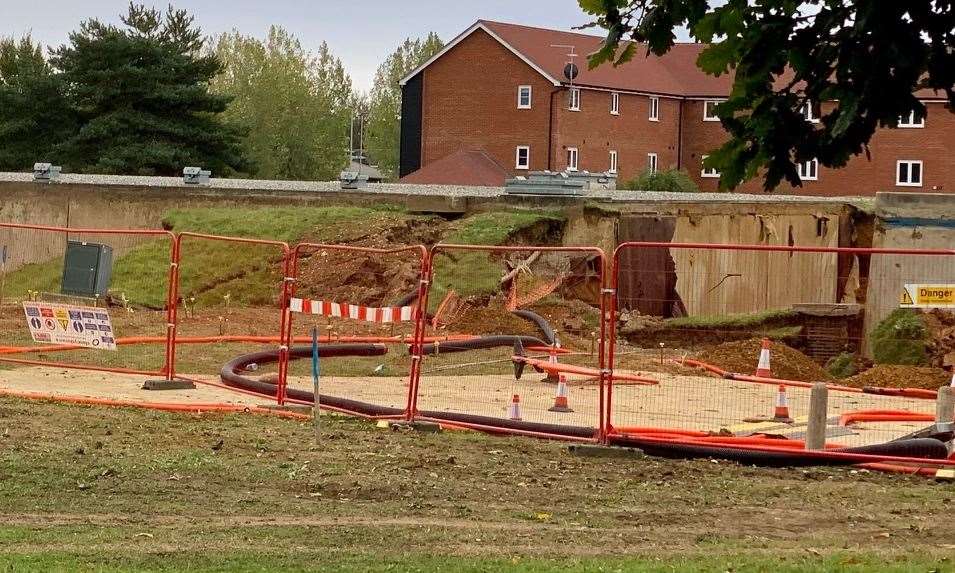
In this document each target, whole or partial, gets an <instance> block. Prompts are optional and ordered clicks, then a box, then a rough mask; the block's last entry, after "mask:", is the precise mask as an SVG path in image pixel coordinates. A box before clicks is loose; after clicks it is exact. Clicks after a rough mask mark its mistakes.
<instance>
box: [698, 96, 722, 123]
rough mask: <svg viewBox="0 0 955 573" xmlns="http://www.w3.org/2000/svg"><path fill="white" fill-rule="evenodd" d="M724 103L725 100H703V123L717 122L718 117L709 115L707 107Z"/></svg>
mask: <svg viewBox="0 0 955 573" xmlns="http://www.w3.org/2000/svg"><path fill="white" fill-rule="evenodd" d="M724 101H726V100H725V99H705V100H703V121H719V120H720V117H719V116H718V115H710V110H709V107H710V106H711V105H719V104H721V103H723V102H724Z"/></svg>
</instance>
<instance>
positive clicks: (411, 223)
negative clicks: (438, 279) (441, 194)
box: [297, 214, 448, 306]
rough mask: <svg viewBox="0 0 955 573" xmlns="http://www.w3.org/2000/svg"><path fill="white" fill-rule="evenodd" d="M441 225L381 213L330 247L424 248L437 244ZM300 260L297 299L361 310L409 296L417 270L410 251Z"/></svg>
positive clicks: (320, 253)
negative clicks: (355, 306) (349, 305)
mask: <svg viewBox="0 0 955 573" xmlns="http://www.w3.org/2000/svg"><path fill="white" fill-rule="evenodd" d="M447 226H448V223H447V222H446V221H444V220H443V219H440V218H437V217H432V218H413V219H403V218H399V217H396V216H395V215H389V214H382V215H378V216H376V217H373V218H370V219H369V220H368V221H367V222H366V224H364V225H362V226H361V227H360V228H359V229H355V230H354V231H353V232H350V233H347V234H345V233H343V234H341V235H340V236H338V237H336V239H335V241H334V242H335V243H336V244H342V245H349V246H355V247H366V248H379V249H394V248H400V247H402V246H407V245H418V244H425V245H427V244H432V243H434V242H436V241H438V240H440V238H441V234H442V232H443V231H444V230H445V229H446V228H447ZM306 240H307V237H306ZM300 260H301V262H300V265H299V279H298V283H297V284H298V291H297V294H299V295H300V296H304V297H311V298H320V299H323V300H334V301H341V302H345V301H347V302H349V303H352V304H362V305H367V306H388V305H393V304H395V303H396V302H398V301H399V300H400V299H401V298H402V297H404V296H405V295H407V294H408V293H410V292H412V291H414V289H416V288H417V286H418V285H417V280H418V273H419V272H420V265H421V259H420V256H419V255H418V253H417V252H415V251H405V252H401V253H394V254H362V253H356V252H354V251H342V250H335V249H313V250H310V251H306V252H304V253H302V255H301V259H300Z"/></svg>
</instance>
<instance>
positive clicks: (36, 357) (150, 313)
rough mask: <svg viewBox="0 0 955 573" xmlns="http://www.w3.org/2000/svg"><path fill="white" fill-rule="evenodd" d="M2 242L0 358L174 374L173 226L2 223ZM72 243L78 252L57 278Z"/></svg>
mask: <svg viewBox="0 0 955 573" xmlns="http://www.w3.org/2000/svg"><path fill="white" fill-rule="evenodd" d="M0 245H2V249H3V262H2V265H3V269H2V278H0V317H2V326H0V362H4V363H6V364H8V365H14V367H17V368H22V367H28V366H57V367H62V368H73V369H82V370H96V371H105V372H113V373H120V374H133V375H136V376H156V377H166V378H170V377H171V376H172V375H173V371H174V366H173V362H172V353H171V348H172V344H173V339H174V336H175V332H174V331H175V328H174V324H175V273H176V266H175V261H176V247H177V245H176V241H175V236H174V235H173V234H172V233H170V232H168V231H163V230H130V229H79V228H67V227H56V226H46V225H24V224H14V223H0ZM68 247H69V248H70V249H71V250H72V251H73V252H79V255H80V257H79V258H74V259H71V260H70V263H69V265H70V271H69V273H68V274H69V275H70V277H73V278H67V279H66V284H63V279H64V278H65V276H64V267H65V266H66V265H67V261H66V251H67V248H68ZM103 251H105V252H106V255H105V256H101V255H100V252H103ZM77 265H79V266H77ZM107 266H109V267H110V268H109V270H110V272H105V268H106V267H107ZM74 267H76V268H74ZM101 267H102V268H101ZM107 275H109V277H110V279H109V284H108V285H107V284H98V283H99V281H98V279H97V278H96V277H97V276H99V277H105V276H107ZM74 281H77V282H76V284H73V283H74ZM107 286H108V291H107V290H104V289H105V288H106V287H107ZM94 333H95V334H94ZM114 348H115V349H114Z"/></svg>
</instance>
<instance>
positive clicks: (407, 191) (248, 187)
mask: <svg viewBox="0 0 955 573" xmlns="http://www.w3.org/2000/svg"><path fill="white" fill-rule="evenodd" d="M0 182H11V183H33V175H32V173H3V172H0ZM35 184H36V185H37V188H38V189H43V188H45V187H56V186H70V187H73V186H82V187H88V186H92V187H125V188H127V189H128V188H141V189H144V190H148V189H155V190H159V189H162V190H179V191H183V192H185V193H190V194H193V193H194V194H215V195H221V194H223V193H224V192H243V193H242V194H243V195H257V194H261V193H266V194H271V195H280V194H285V193H288V194H292V195H302V194H309V195H310V194H323V195H325V197H323V198H330V199H331V198H334V197H335V196H336V195H343V196H344V195H350V196H354V195H356V194H363V195H366V196H373V195H389V196H399V197H400V196H420V197H445V198H451V199H455V198H460V199H505V198H506V199H507V200H508V202H511V200H513V199H514V197H513V196H510V195H507V194H506V193H505V191H504V188H503V187H470V186H448V185H412V184H403V183H373V184H369V185H368V186H367V187H366V188H364V189H362V190H360V191H355V190H342V189H341V187H340V185H339V183H338V182H337V181H324V182H323V181H275V180H255V179H218V178H213V179H210V181H209V184H208V185H201V186H192V185H185V184H183V182H182V178H180V177H148V176H134V175H84V174H73V173H70V174H63V175H61V176H60V178H59V180H57V182H55V183H39V182H37V183H35ZM0 191H2V189H0ZM572 199H573V201H575V202H579V203H585V202H598V203H610V204H651V205H652V204H661V203H665V204H676V205H680V204H682V205H700V204H711V205H717V204H764V205H771V204H776V205H779V204H793V203H798V204H801V205H803V206H804V208H805V207H809V206H810V205H818V206H820V207H821V208H825V209H827V210H833V209H834V208H839V207H841V206H843V205H850V204H855V203H857V202H858V201H859V198H857V197H813V196H799V195H772V194H759V195H755V194H744V193H658V192H647V191H625V190H604V189H593V190H588V191H585V192H584V194H583V195H581V196H579V197H574V198H572ZM535 202H537V203H539V201H535Z"/></svg>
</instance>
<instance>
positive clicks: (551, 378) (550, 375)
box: [541, 342, 560, 382]
mask: <svg viewBox="0 0 955 573" xmlns="http://www.w3.org/2000/svg"><path fill="white" fill-rule="evenodd" d="M558 348H560V343H559V342H555V343H554V344H551V345H550V348H549V350H548V354H550V356H548V357H547V362H548V363H549V364H553V365H554V366H557V349H558ZM557 381H559V375H558V373H557V372H552V371H550V370H548V371H547V372H545V373H544V379H543V380H541V382H557Z"/></svg>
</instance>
